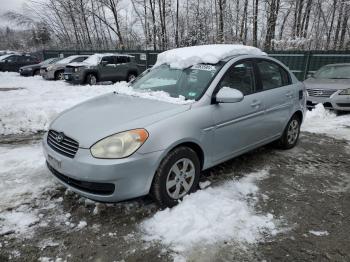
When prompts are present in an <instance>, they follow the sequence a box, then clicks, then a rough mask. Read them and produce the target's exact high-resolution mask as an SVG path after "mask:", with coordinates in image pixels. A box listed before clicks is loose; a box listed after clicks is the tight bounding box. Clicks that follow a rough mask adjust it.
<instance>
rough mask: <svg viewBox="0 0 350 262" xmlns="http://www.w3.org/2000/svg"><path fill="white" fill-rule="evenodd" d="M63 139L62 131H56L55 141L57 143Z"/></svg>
mask: <svg viewBox="0 0 350 262" xmlns="http://www.w3.org/2000/svg"><path fill="white" fill-rule="evenodd" d="M63 139H64V133H62V132H61V133H58V134H57V136H56V141H57V142H58V143H61V142H62V141H63Z"/></svg>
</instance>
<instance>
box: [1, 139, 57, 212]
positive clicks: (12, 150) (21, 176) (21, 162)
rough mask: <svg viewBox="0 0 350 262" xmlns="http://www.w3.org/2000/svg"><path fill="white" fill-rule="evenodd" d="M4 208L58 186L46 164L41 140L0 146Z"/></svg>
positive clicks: (11, 206) (2, 201)
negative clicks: (31, 143) (32, 142)
mask: <svg viewBox="0 0 350 262" xmlns="http://www.w3.org/2000/svg"><path fill="white" fill-rule="evenodd" d="M0 167H1V168H0V181H1V183H0V192H1V197H0V212H1V211H2V210H6V209H8V208H14V207H16V206H18V205H20V204H21V203H24V202H26V201H28V200H30V199H32V198H34V197H36V196H38V195H39V194H41V192H42V191H44V190H48V189H50V188H53V187H54V186H55V182H54V179H53V178H52V176H51V175H49V171H48V170H47V169H46V168H45V159H44V156H43V154H42V148H41V144H40V143H38V144H34V145H26V146H20V147H14V146H2V147H0Z"/></svg>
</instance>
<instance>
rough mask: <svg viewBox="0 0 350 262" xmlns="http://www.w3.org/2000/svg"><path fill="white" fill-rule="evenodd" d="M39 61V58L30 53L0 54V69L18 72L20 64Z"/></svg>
mask: <svg viewBox="0 0 350 262" xmlns="http://www.w3.org/2000/svg"><path fill="white" fill-rule="evenodd" d="M38 63H40V60H39V59H38V58H36V57H34V56H31V55H18V54H8V55H3V56H0V71H3V72H5V71H8V72H18V71H19V69H20V68H21V67H22V66H26V65H33V64H38Z"/></svg>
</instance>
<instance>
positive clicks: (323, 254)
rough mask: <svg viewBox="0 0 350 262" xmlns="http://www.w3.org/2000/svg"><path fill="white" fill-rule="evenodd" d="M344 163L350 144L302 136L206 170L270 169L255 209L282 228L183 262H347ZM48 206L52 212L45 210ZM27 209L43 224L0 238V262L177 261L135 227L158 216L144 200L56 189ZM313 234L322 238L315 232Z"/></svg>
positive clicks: (348, 189) (349, 179)
mask: <svg viewBox="0 0 350 262" xmlns="http://www.w3.org/2000/svg"><path fill="white" fill-rule="evenodd" d="M349 132H350V131H349ZM11 141H12V143H19V142H20V141H13V139H12V138H8V140H7V142H11ZM25 143H30V140H28V139H26V140H25ZM349 159H350V145H349V144H348V142H346V141H342V140H335V139H333V138H329V137H326V136H323V135H316V134H310V133H302V135H301V138H300V142H299V144H298V146H297V147H296V148H294V149H292V150H289V151H281V150H278V149H276V148H274V147H273V146H266V147H264V148H260V149H258V150H256V151H254V152H251V153H248V154H245V155H243V156H241V157H239V158H236V159H234V160H231V161H228V162H226V163H224V164H222V165H220V166H217V167H215V168H212V169H210V170H207V171H205V172H204V173H203V180H210V181H211V182H212V186H215V184H217V183H221V182H222V181H224V180H227V179H230V178H232V177H233V176H238V177H239V176H244V174H247V173H249V172H254V171H258V170H260V169H262V168H266V167H268V168H269V173H270V176H268V177H266V178H265V179H263V180H261V181H259V183H258V186H259V188H260V193H261V194H260V195H261V198H260V199H259V201H258V205H257V206H256V209H257V210H258V211H260V212H269V213H272V214H274V216H276V217H278V218H280V220H281V221H283V225H282V226H281V227H282V228H283V230H282V231H281V232H280V233H279V234H277V235H276V236H273V237H271V236H267V237H266V239H265V241H262V242H260V243H258V244H254V245H244V246H241V245H240V243H234V242H230V241H228V242H225V243H221V244H219V245H217V246H211V247H203V246H200V247H199V248H198V249H195V250H193V251H192V252H191V253H190V254H188V256H187V257H188V261H264V260H265V261H350V161H349ZM50 203H55V204H56V205H57V208H54V209H52V208H51V209H50V208H48V209H47V210H46V211H45V205H48V206H49V205H50ZM27 205H28V206H30V207H31V208H33V209H35V208H39V209H40V210H41V214H42V217H43V221H45V222H46V223H47V224H48V226H46V227H38V229H37V230H35V232H33V235H31V236H30V237H28V238H25V237H23V236H21V237H19V236H16V235H14V234H11V232H9V234H7V235H3V236H0V243H1V245H2V248H0V261H38V259H39V258H42V259H43V257H46V258H55V259H56V261H60V260H57V258H61V259H62V260H61V261H64V260H67V261H99V262H100V261H101V262H102V261H172V260H173V259H174V257H173V253H172V252H171V251H170V250H169V249H168V248H167V247H164V246H162V245H161V244H157V243H151V242H145V241H144V240H142V237H141V233H140V230H139V223H140V222H141V221H142V220H144V219H145V218H147V217H150V216H152V215H153V214H154V213H155V212H156V211H157V206H156V205H155V204H154V203H153V202H152V200H151V199H150V198H148V197H145V198H141V199H136V200H132V201H127V202H124V203H119V204H113V205H105V204H98V205H97V206H96V205H95V204H94V203H90V202H89V201H85V200H84V199H82V198H80V197H79V196H77V195H76V194H74V193H70V192H69V191H68V192H67V191H66V190H65V189H64V188H61V187H59V188H57V189H55V190H49V191H47V192H45V193H44V194H43V195H42V196H41V197H40V199H37V200H35V201H33V202H31V203H27ZM67 213H69V214H70V217H69V220H67ZM60 221H61V222H60ZM80 221H86V222H87V226H86V227H83V228H82V229H81V230H76V229H75V228H73V227H72V229H71V230H70V224H78V223H79V222H80ZM310 231H316V232H327V233H324V234H323V235H317V234H316V235H314V234H312V233H310ZM43 261H44V260H43ZM47 261H49V260H47ZM53 261H55V260H53Z"/></svg>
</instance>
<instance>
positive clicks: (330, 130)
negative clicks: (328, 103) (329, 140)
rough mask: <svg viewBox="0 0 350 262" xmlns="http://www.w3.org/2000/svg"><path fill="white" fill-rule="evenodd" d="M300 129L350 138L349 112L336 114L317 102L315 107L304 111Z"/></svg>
mask: <svg viewBox="0 0 350 262" xmlns="http://www.w3.org/2000/svg"><path fill="white" fill-rule="evenodd" d="M301 130H302V131H307V132H311V133H319V134H326V135H329V136H332V137H334V138H338V139H346V140H350V114H345V115H339V116H337V115H336V114H335V113H333V112H331V111H329V110H326V109H325V108H324V107H323V105H322V104H318V105H316V107H315V109H313V110H312V111H308V112H307V113H306V118H305V121H304V123H303V125H302V127H301Z"/></svg>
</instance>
